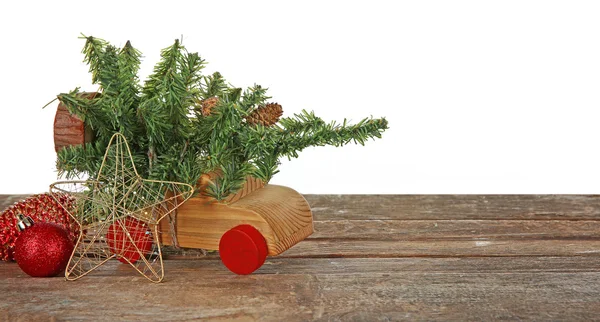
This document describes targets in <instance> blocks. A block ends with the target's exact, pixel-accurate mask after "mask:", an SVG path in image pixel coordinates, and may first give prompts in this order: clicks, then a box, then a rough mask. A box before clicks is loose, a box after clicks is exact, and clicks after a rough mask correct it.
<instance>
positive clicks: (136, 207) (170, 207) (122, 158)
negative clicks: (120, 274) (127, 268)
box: [50, 133, 194, 282]
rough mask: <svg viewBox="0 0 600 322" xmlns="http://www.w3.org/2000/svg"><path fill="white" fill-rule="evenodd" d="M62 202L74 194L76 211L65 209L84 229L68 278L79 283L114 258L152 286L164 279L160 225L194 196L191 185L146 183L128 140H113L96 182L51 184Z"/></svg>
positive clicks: (166, 182)
mask: <svg viewBox="0 0 600 322" xmlns="http://www.w3.org/2000/svg"><path fill="white" fill-rule="evenodd" d="M50 192H51V194H52V195H53V196H54V197H55V199H56V200H57V201H59V199H58V198H57V197H58V196H59V195H60V194H64V193H69V194H70V195H72V196H73V197H74V198H75V200H76V202H75V205H74V206H71V207H69V206H68V205H62V204H61V205H62V206H63V207H64V208H65V210H67V212H69V214H70V215H71V216H72V217H73V218H74V219H75V220H76V221H77V222H78V223H79V225H80V226H81V233H80V236H79V238H78V240H77V244H76V245H75V250H74V251H73V254H72V256H71V259H70V261H69V264H68V266H67V269H66V271H65V277H66V279H67V280H76V279H79V278H81V277H83V276H85V275H87V274H88V273H90V272H92V271H94V270H95V269H97V268H99V267H100V266H102V265H103V264H105V263H106V262H108V261H109V260H110V259H113V258H117V259H119V261H121V262H123V263H128V264H130V265H131V266H133V267H134V268H135V270H137V271H138V272H139V273H140V274H142V275H143V276H145V277H146V278H148V279H149V280H151V281H153V282H160V281H162V279H163V277H164V266H163V261H162V252H161V248H160V237H159V233H160V232H159V222H160V221H161V220H162V219H163V218H165V217H166V216H169V218H170V219H172V218H173V216H174V215H175V210H176V209H177V208H178V207H179V206H181V205H182V204H183V203H184V202H185V201H186V200H187V199H189V198H190V197H191V196H192V194H193V193H194V187H192V186H191V185H189V184H186V183H179V182H171V181H158V180H149V179H144V178H142V177H141V176H140V175H139V174H138V173H137V170H136V168H135V164H134V161H133V156H132V154H131V150H130V149H129V145H128V144H127V140H126V139H125V137H124V136H123V135H122V134H120V133H117V134H115V135H113V137H112V138H111V140H110V142H109V144H108V148H107V149H106V153H105V155H104V159H103V161H102V165H101V167H100V170H99V172H98V175H97V177H96V178H95V179H93V180H85V181H81V180H80V181H59V182H56V183H53V184H52V185H50Z"/></svg>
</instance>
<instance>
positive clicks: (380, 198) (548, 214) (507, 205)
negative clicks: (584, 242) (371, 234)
mask: <svg viewBox="0 0 600 322" xmlns="http://www.w3.org/2000/svg"><path fill="white" fill-rule="evenodd" d="M305 198H306V200H307V201H308V203H309V204H310V206H311V208H312V210H313V215H314V218H315V220H336V219H404V220H411V219H416V220H424V219H429V220H431V219H478V220H482V219H490V220H506V219H526V220H536V219H542V220H548V219H551V220H555V219H569V220H576V219H588V220H600V196H598V195H305Z"/></svg>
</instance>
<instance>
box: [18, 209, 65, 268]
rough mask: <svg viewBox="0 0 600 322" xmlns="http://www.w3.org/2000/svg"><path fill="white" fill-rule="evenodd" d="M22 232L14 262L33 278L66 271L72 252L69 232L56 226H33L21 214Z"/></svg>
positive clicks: (20, 225)
mask: <svg viewBox="0 0 600 322" xmlns="http://www.w3.org/2000/svg"><path fill="white" fill-rule="evenodd" d="M18 217H19V218H20V221H19V224H18V225H19V228H20V229H22V230H23V231H22V233H21V234H20V235H19V238H17V241H16V242H15V252H14V256H15V260H16V261H17V264H19V267H20V268H21V269H22V270H23V272H25V273H27V274H28V275H30V276H33V277H52V276H56V275H58V274H60V273H61V272H63V271H64V270H65V268H66V267H67V264H68V263H69V258H70V257H71V254H72V253H73V248H74V245H73V241H72V240H71V238H70V236H69V232H68V231H67V230H65V229H64V228H62V227H61V226H59V225H57V224H52V223H44V222H42V223H36V224H33V223H32V220H31V219H30V218H29V217H25V216H23V215H18Z"/></svg>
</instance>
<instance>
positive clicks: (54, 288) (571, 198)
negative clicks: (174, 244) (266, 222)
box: [0, 195, 600, 321]
mask: <svg viewBox="0 0 600 322" xmlns="http://www.w3.org/2000/svg"><path fill="white" fill-rule="evenodd" d="M21 197H22V196H6V195H5V196H0V208H2V209H4V208H5V207H6V206H7V205H9V204H11V203H13V202H15V201H17V200H19V198H21ZM306 199H307V200H308V201H309V203H310V205H311V207H312V209H313V212H314V219H315V230H316V232H315V233H314V234H313V235H312V236H311V237H309V238H308V239H306V240H304V241H302V242H300V243H299V244H297V245H296V246H294V247H292V248H291V249H290V250H288V251H287V252H285V253H283V254H282V255H280V256H278V257H270V258H267V261H266V263H265V265H264V266H263V267H262V268H260V269H259V270H258V271H257V272H256V273H254V274H252V275H249V276H236V275H234V274H232V273H230V272H229V271H228V270H227V269H226V268H225V267H224V266H223V265H222V264H221V262H220V261H219V259H218V256H217V255H215V254H213V255H208V256H206V257H201V256H199V253H198V252H195V251H188V252H186V253H185V254H184V255H177V254H174V255H170V256H169V258H167V260H166V261H165V271H166V275H165V279H164V282H163V283H161V284H154V283H150V282H148V281H147V280H146V279H145V278H143V277H142V276H139V275H137V273H136V272H135V271H134V270H133V269H132V268H131V267H130V266H128V265H122V264H120V263H119V262H118V261H112V262H111V263H110V264H109V265H104V266H103V268H102V269H101V270H99V271H95V272H94V273H93V274H91V275H89V276H86V277H84V278H82V279H81V280H78V281H74V282H67V281H65V280H64V278H60V277H56V278H30V277H28V276H27V275H25V274H24V273H23V272H22V271H21V270H20V269H19V267H18V266H17V265H16V264H15V263H4V262H2V263H0V294H1V296H2V297H3V298H4V300H3V301H0V320H3V321H4V320H11V319H21V320H39V319H56V320H78V319H86V320H104V319H106V320H115V319H127V320H141V319H144V320H165V321H168V320H189V319H214V320H235V321H246V320H260V321H270V320H273V321H305V320H344V321H346V320H351V321H353V320H359V321H361V320H365V321H376V320H386V321H387V320H461V321H464V320H569V321H575V320H597V319H600V198H599V196H581V195H506V196H498V195H486V196H482V195H458V196H457V195H442V196H440V195H414V196H412V195H411V196H406V195H307V196H306Z"/></svg>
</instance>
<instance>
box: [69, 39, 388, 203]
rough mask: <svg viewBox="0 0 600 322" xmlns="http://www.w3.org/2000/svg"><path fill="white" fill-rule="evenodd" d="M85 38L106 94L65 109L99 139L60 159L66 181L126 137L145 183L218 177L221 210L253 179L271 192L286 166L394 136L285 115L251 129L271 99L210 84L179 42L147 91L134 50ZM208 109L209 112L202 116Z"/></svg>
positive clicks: (92, 168) (73, 98)
mask: <svg viewBox="0 0 600 322" xmlns="http://www.w3.org/2000/svg"><path fill="white" fill-rule="evenodd" d="M82 38H83V39H85V45H84V48H83V51H82V53H83V54H84V56H85V59H84V62H85V63H87V64H88V65H89V70H90V73H91V74H92V83H94V84H97V85H99V88H100V89H99V93H98V94H97V95H95V96H93V97H91V98H90V97H89V96H86V95H82V94H81V93H80V92H79V88H76V89H75V90H73V91H71V92H68V93H63V94H60V95H58V99H59V100H60V101H61V102H62V103H64V104H65V105H66V106H67V108H68V110H69V112H71V113H72V114H74V115H77V116H78V117H79V118H81V119H82V120H84V121H85V123H86V124H87V125H89V126H90V127H91V128H92V129H93V131H94V134H95V139H94V141H93V142H92V143H86V144H85V145H80V146H71V147H67V148H64V149H62V150H60V151H59V152H58V158H57V168H58V170H59V174H61V175H62V174H65V175H66V176H67V178H71V177H75V176H79V175H80V174H88V175H91V176H93V175H95V174H96V173H97V172H98V170H99V168H100V165H101V163H102V159H103V156H104V152H105V149H106V147H107V144H108V142H109V140H110V138H111V136H112V135H113V134H114V133H116V132H120V133H122V134H123V135H124V136H125V137H126V138H127V140H128V141H129V143H130V147H131V150H132V153H133V156H134V162H135V164H136V167H137V170H138V172H139V173H140V174H141V175H142V176H145V177H148V178H150V179H156V180H169V181H178V182H185V183H189V184H191V185H196V184H197V182H198V180H199V178H200V176H201V175H202V174H204V173H218V174H219V176H218V177H217V178H216V179H215V180H213V181H212V182H211V183H210V184H209V187H208V188H207V191H206V193H207V194H208V195H210V196H212V197H214V198H215V199H217V200H223V199H224V198H226V197H227V196H228V195H230V194H232V193H235V192H236V191H238V190H239V189H240V188H241V187H242V186H243V184H244V182H245V180H246V178H247V177H248V176H252V177H255V178H258V179H260V180H262V181H264V182H265V183H267V182H269V181H270V180H271V178H272V177H273V175H275V174H276V173H277V172H278V170H277V169H278V166H279V165H280V161H279V160H280V159H281V158H282V157H288V158H297V157H298V152H300V151H302V150H303V149H305V148H307V147H310V146H325V145H333V146H343V145H346V144H349V143H358V144H361V145H364V144H365V142H366V141H368V140H369V139H372V138H381V133H382V132H383V131H385V130H386V129H387V128H388V123H387V120H386V119H385V118H380V119H374V118H372V117H371V118H365V119H363V120H361V121H360V122H358V123H356V124H348V122H347V120H346V119H344V121H343V122H342V123H341V124H340V123H336V122H330V123H327V122H325V121H324V120H322V119H321V118H319V117H317V116H315V114H314V113H313V112H307V111H304V110H303V111H302V113H300V114H295V115H294V116H293V117H283V118H280V119H279V116H278V115H277V116H276V117H277V119H276V120H274V121H273V122H271V123H270V124H261V123H260V122H259V123H255V122H249V121H248V120H249V117H251V115H255V114H257V113H263V112H264V111H263V110H265V111H266V109H261V107H264V106H265V105H266V104H267V101H268V100H269V99H271V97H270V96H268V95H267V89H266V88H263V87H261V86H259V85H254V86H252V87H249V88H247V89H245V90H244V89H241V88H236V87H234V86H232V85H230V84H229V83H228V82H227V81H226V80H225V79H224V78H223V76H222V75H221V74H220V73H218V72H216V73H213V74H211V75H203V74H202V69H203V68H204V66H205V61H204V60H203V59H202V58H200V56H199V55H198V53H189V52H188V51H187V50H186V49H185V47H184V46H183V45H182V44H181V42H180V41H179V40H175V43H174V44H173V45H172V46H170V47H167V48H165V49H163V50H162V51H161V59H160V61H159V62H158V63H157V64H156V66H155V67H154V70H153V73H152V74H151V75H150V76H149V78H148V80H146V81H145V82H144V83H143V84H142V83H140V81H139V78H138V76H137V73H138V71H139V68H140V57H141V52H140V51H138V50H137V49H135V48H134V47H132V45H131V43H130V42H129V41H128V42H127V43H126V44H125V46H124V47H123V48H121V49H118V48H116V47H114V46H113V45H111V44H109V43H108V42H106V41H104V40H102V39H99V38H95V37H87V36H82ZM209 100H210V101H211V102H214V106H212V107H210V109H208V107H206V106H204V105H207V103H208V102H209ZM257 119H261V118H257Z"/></svg>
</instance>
